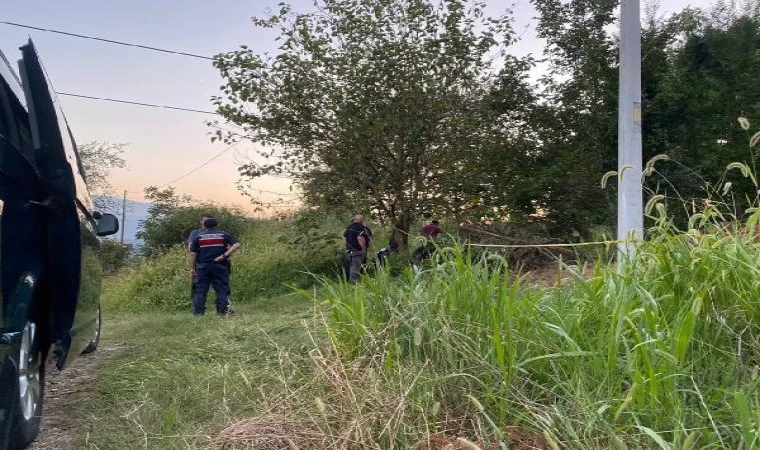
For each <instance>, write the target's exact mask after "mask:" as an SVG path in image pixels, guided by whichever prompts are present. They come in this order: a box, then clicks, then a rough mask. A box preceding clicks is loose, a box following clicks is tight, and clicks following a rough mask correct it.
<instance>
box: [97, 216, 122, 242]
mask: <svg viewBox="0 0 760 450" xmlns="http://www.w3.org/2000/svg"><path fill="white" fill-rule="evenodd" d="M95 222H96V223H97V224H98V236H111V235H112V234H116V233H118V232H119V219H117V218H116V216H114V215H113V214H107V213H106V214H100V218H98V219H96V220H95Z"/></svg>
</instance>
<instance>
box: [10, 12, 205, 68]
mask: <svg viewBox="0 0 760 450" xmlns="http://www.w3.org/2000/svg"><path fill="white" fill-rule="evenodd" d="M0 24H4V25H10V26H12V27H19V28H27V29H29V30H37V31H44V32H47V33H55V34H62V35H64V36H70V37H75V38H80V39H90V40H93V41H100V42H107V43H109V44H116V45H123V46H126V47H135V48H141V49H143V50H151V51H154V52H162V53H170V54H172V55H179V56H189V57H191V58H198V59H205V60H209V61H212V60H213V59H214V58H212V57H210V56H203V55H196V54H194V53H187V52H179V51H176V50H167V49H165V48H158V47H151V46H148V45H141V44H132V43H129V42H122V41H115V40H113V39H106V38H102V37H96V36H87V35H84V34H77V33H69V32H68V31H60V30H53V29H50V28H41V27H35V26H31V25H24V24H21V23H15V22H5V21H0Z"/></svg>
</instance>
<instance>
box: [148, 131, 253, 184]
mask: <svg viewBox="0 0 760 450" xmlns="http://www.w3.org/2000/svg"><path fill="white" fill-rule="evenodd" d="M239 144H240V142H239V141H238V142H234V143H232V144H231V145H229V146H228V147H227V148H225V149H224V150H222V151H221V152H219V153H217V154H216V155H214V156H213V157H211V158H209V159H208V160H206V161H205V162H204V163H203V164H201V165H199V166H198V167H196V168H194V169H192V170H191V171H189V172H187V173H185V174H184V175H182V176H181V177H178V178H175V179H174V180H172V181H170V182H168V183H164V184H162V185H160V186H158V188H159V189H161V188H164V187H166V186H169V185H172V184H174V183H176V182H178V181H181V180H184V179H185V178H187V177H189V176H190V175H192V174H194V173H195V172H197V171H199V170H201V169H202V168H204V167H206V166H207V165H209V164H211V163H212V162H213V161H214V160H216V159H218V158H221V157H222V156H223V155H224V154H225V153H227V152H229V151H230V150H232V149H233V148H235V147H237V146H238V145H239Z"/></svg>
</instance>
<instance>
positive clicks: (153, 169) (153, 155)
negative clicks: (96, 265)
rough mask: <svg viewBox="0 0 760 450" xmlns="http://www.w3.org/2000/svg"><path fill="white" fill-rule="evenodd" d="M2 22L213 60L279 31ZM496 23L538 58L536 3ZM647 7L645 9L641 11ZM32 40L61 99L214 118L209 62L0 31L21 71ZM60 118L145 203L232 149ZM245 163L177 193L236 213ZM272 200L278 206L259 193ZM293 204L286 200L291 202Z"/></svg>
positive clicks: (84, 117) (6, 2)
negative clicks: (508, 24)
mask: <svg viewBox="0 0 760 450" xmlns="http://www.w3.org/2000/svg"><path fill="white" fill-rule="evenodd" d="M0 2H1V3H2V8H1V9H0V20H2V21H8V22H17V23H21V24H25V25H31V26H36V27H42V28H52V29H57V30H61V31H67V32H72V33H78V34H85V35H93V36H98V37H104V38H108V39H114V40H120V41H126V42H131V43H137V44H143V45H148V46H153V47H160V48H167V49H171V50H176V51H184V52H188V53H194V54H200V55H209V56H212V55H214V54H216V53H219V52H222V51H229V50H233V49H235V48H237V47H238V46H239V45H243V44H245V45H248V46H249V47H251V48H252V49H253V50H254V51H256V52H264V51H270V52H271V51H273V50H274V49H276V45H275V44H276V43H275V42H274V37H275V36H274V35H273V34H272V33H271V32H267V31H263V30H257V29H256V28H254V27H253V25H252V24H251V21H250V18H251V17H252V16H261V15H263V13H264V11H265V10H266V9H267V8H270V7H275V6H276V5H277V3H279V2H280V0H249V1H245V0H232V1H214V2H210V1H208V0H183V1H179V0H175V1H167V0H163V1H156V0H131V1H129V2H124V1H122V2H107V1H103V0H76V1H66V2H65V1H60V0H0ZM291 3H292V4H293V5H294V9H295V10H306V9H310V6H311V5H312V1H311V0H293V1H291ZM712 3H713V1H710V0H662V1H661V2H660V4H661V11H662V13H663V14H664V13H669V12H672V11H678V10H680V9H682V8H683V7H685V6H688V5H691V6H695V7H704V6H708V5H710V4H712ZM488 7H489V11H488V12H489V13H490V14H491V15H497V14H499V13H501V12H502V11H503V10H505V9H508V8H511V9H512V10H513V11H514V13H515V24H514V27H515V29H516V30H517V33H518V34H522V41H521V42H519V43H518V44H516V45H515V46H514V49H513V53H515V54H518V55H524V54H528V53H533V54H536V55H538V54H540V52H541V49H542V43H541V41H540V40H538V39H536V37H535V20H534V16H535V11H534V10H533V8H532V6H531V4H530V2H529V0H510V1H508V2H501V1H496V0H489V1H488ZM643 8H644V5H642V9H643ZM29 36H31V37H32V38H33V39H34V41H35V44H36V45H37V48H38V50H39V52H40V54H41V57H42V60H43V63H44V64H45V66H46V69H47V71H48V74H49V76H50V77H51V79H52V82H53V84H54V86H55V88H56V90H58V91H59V92H70V93H76V94H83V95H89V96H96V97H110V98H116V99H124V100H131V101H138V102H145V103H154V104H163V105H172V106H180V107H185V108H192V109H199V110H213V106H212V105H211V102H210V97H211V96H212V95H215V94H217V93H218V92H219V86H221V84H222V80H221V78H220V77H219V75H218V74H217V72H216V71H215V70H214V68H213V67H212V66H211V64H210V61H206V60H201V59H194V58H187V57H183V56H175V55H169V54H164V53H155V52H150V51H146V50H141V49H136V48H130V47H123V46H117V45H111V44H106V43H103V42H97V41H90V40H84V39H78V38H73V37H67V36H61V35H57V34H51V33H45V32H41V31H34V30H26V29H20V28H15V27H11V26H8V25H3V24H0V50H2V51H3V52H4V53H5V54H6V56H8V58H9V59H10V60H11V61H12V62H14V61H15V60H16V59H17V57H18V54H19V53H18V51H17V48H18V47H19V46H20V45H22V44H24V43H25V42H26V39H27V38H28V37H29ZM61 103H62V105H63V108H64V112H65V113H66V116H67V118H68V121H69V125H70V127H71V129H72V132H73V133H74V136H75V138H76V139H77V141H78V142H80V143H85V142H90V141H94V140H98V141H107V142H114V143H117V142H124V143H129V146H128V147H127V148H126V151H125V155H124V156H125V159H126V160H127V162H128V164H129V169H128V170H119V171H115V172H114V173H113V185H114V187H115V189H116V191H118V192H119V193H120V192H121V191H122V190H124V189H126V190H128V191H130V194H129V195H128V197H129V198H131V199H134V200H141V199H142V195H141V191H142V189H143V187H145V186H150V185H163V184H165V183H168V182H170V181H172V180H174V179H176V178H179V177H181V176H182V175H184V174H186V173H187V172H189V171H190V170H193V169H194V168H196V167H197V166H199V165H200V164H202V163H203V162H205V161H206V160H208V159H210V158H211V157H213V156H214V155H216V154H217V153H219V152H221V151H222V150H224V148H225V146H224V145H223V144H221V143H211V142H210V139H209V134H208V133H209V131H210V129H209V128H208V127H207V126H206V125H205V124H204V121H205V120H208V119H213V118H214V116H205V115H201V114H196V113H189V112H179V111H169V110H159V109H151V108H144V107H138V106H130V105H122V104H113V103H106V102H99V101H93V100H86V99H77V98H71V97H61ZM247 155H250V156H255V153H254V151H253V146H252V144H250V143H243V144H241V145H239V146H238V147H237V148H236V149H235V150H234V151H230V152H228V153H226V154H224V155H223V156H221V157H219V158H218V159H216V160H215V161H213V162H211V163H210V164H208V165H207V166H205V167H203V168H202V169H200V170H198V171H197V172H195V173H194V174H193V175H192V176H190V177H187V178H184V179H183V180H181V181H179V182H177V183H175V184H174V186H175V187H176V188H177V190H178V191H180V192H183V193H187V194H190V195H192V196H193V197H195V198H197V199H200V200H210V201H213V202H216V203H228V204H237V205H240V206H243V207H245V206H246V205H247V204H248V201H247V199H246V198H244V197H242V196H240V194H239V193H238V191H237V188H236V183H237V181H238V174H237V167H238V165H239V164H238V163H240V161H241V160H244V159H245V158H246V157H247ZM253 186H254V187H256V188H259V189H264V190H268V191H275V192H285V193H287V192H288V189H289V182H288V181H287V180H283V179H260V180H256V181H254V182H253ZM260 195H261V198H262V199H263V200H264V201H274V200H276V199H278V198H279V197H278V196H276V195H273V194H268V193H261V194H260ZM288 198H290V197H288Z"/></svg>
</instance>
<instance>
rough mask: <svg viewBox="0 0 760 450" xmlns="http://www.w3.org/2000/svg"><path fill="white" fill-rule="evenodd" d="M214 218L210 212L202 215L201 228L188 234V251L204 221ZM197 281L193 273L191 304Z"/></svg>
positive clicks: (201, 229) (191, 279) (200, 229)
mask: <svg viewBox="0 0 760 450" xmlns="http://www.w3.org/2000/svg"><path fill="white" fill-rule="evenodd" d="M213 218H214V216H212V215H211V214H209V213H206V214H203V215H202V216H201V220H200V225H201V227H200V228H196V229H195V230H192V231H190V236H188V238H187V250H188V251H191V250H190V247H192V245H193V240H194V239H195V238H196V237H197V236H198V233H200V232H201V231H203V222H205V221H206V219H213ZM195 281H196V279H195V275H191V276H190V306H192V305H193V297H194V296H195ZM228 295H229V294H228Z"/></svg>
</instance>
